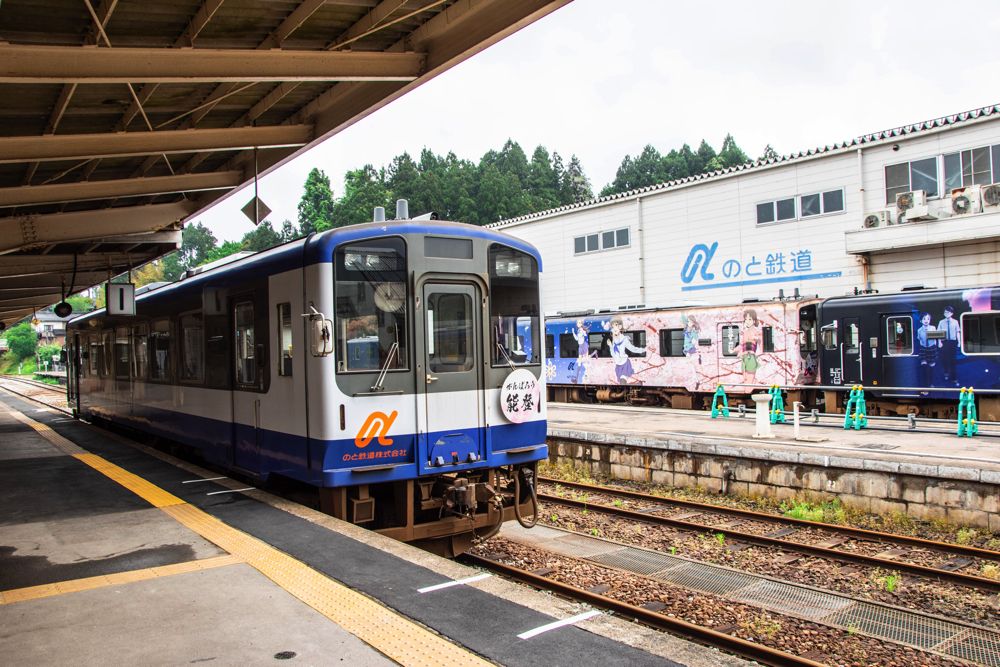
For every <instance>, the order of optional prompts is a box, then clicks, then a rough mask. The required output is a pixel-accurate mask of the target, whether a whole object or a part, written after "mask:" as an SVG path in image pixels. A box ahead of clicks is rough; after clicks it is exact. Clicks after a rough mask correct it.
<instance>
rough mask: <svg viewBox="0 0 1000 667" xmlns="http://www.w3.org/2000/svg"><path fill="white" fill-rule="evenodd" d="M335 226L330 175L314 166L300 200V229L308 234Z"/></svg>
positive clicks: (304, 234)
mask: <svg viewBox="0 0 1000 667" xmlns="http://www.w3.org/2000/svg"><path fill="white" fill-rule="evenodd" d="M334 226H335V225H334V223H333V191H332V190H331V189H330V177H329V176H327V175H326V174H325V173H323V171H322V170H321V169H317V168H315V167H313V170H312V171H310V172H309V176H308V177H306V183H305V187H304V191H303V193H302V199H300V200H299V229H300V230H301V231H302V235H303V236H306V235H308V234H310V233H312V232H321V231H323V230H324V229H330V228H331V227H334Z"/></svg>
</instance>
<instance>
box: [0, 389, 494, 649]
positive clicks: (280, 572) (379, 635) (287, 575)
mask: <svg viewBox="0 0 1000 667" xmlns="http://www.w3.org/2000/svg"><path fill="white" fill-rule="evenodd" d="M10 414H11V415H12V416H14V417H15V418H16V419H17V420H19V421H21V422H23V423H25V424H28V425H30V426H31V427H32V428H33V429H35V430H36V431H38V433H39V434H40V435H41V436H42V437H44V438H45V439H46V440H48V441H49V442H51V443H52V444H53V445H55V446H56V447H58V448H59V449H60V450H61V451H63V452H65V453H67V454H69V455H71V456H73V457H74V458H76V459H78V460H79V461H81V462H82V463H85V464H87V465H88V466H90V467H91V468H93V469H94V470H97V471H98V472H100V473H102V474H104V475H106V476H107V477H109V478H110V479H113V480H114V481H115V482H117V483H118V484H120V485H122V486H123V487H125V488H126V489H128V490H129V491H132V492H133V493H135V494H136V495H138V496H139V497H141V498H143V499H144V500H146V501H147V502H149V503H150V504H152V505H153V506H154V507H158V508H160V510H162V511H163V512H165V513H166V514H168V515H170V516H171V517H173V518H174V519H175V520H177V521H178V522H180V523H181V524H182V525H184V526H185V527H187V528H189V529H190V530H192V531H194V532H196V533H198V534H199V535H201V536H202V537H204V538H205V539H206V540H208V541H210V542H213V543H214V544H216V545H217V546H219V547H220V548H222V549H223V550H225V551H227V552H229V554H231V557H236V558H238V559H240V560H242V561H244V562H246V563H247V564H249V565H250V566H252V567H253V568H254V569H256V570H258V571H259V572H260V573H261V574H263V575H264V576H266V577H267V578H269V579H271V580H272V581H274V582H275V583H276V584H278V585H279V586H281V587H282V588H283V589H285V590H286V591H288V592H289V593H291V594H292V595H294V596H295V597H297V598H299V599H300V600H302V601H303V602H304V603H306V604H307V605H309V606H310V607H312V608H313V609H315V610H316V611H318V612H319V613H321V614H323V615H324V616H326V617H327V618H329V619H330V620H331V621H333V622H334V623H336V624H338V625H340V626H341V627H342V628H344V629H345V630H347V631H348V632H350V633H351V634H353V635H355V636H356V637H358V638H359V639H361V640H362V641H364V642H366V643H368V644H369V645H371V646H372V647H374V648H376V649H378V650H379V651H381V652H382V653H383V654H385V655H386V656H388V657H389V658H391V659H393V660H395V661H396V662H398V663H400V664H401V665H414V666H419V667H422V666H424V665H447V666H448V667H452V666H458V665H490V664H492V663H490V662H488V661H486V660H484V659H482V658H480V657H479V656H477V655H475V654H474V653H470V652H469V651H468V650H467V649H465V648H463V647H461V646H458V645H456V644H453V643H452V642H450V641H449V640H448V639H446V638H444V637H442V636H441V635H438V634H435V633H434V632H432V631H431V630H428V629H427V628H425V627H423V626H421V625H418V624H417V623H415V622H413V621H411V620H409V619H407V618H404V617H403V616H400V615H399V614H397V613H396V612H394V611H392V610H391V609H388V608H387V607H385V606H383V605H382V604H380V603H378V602H376V601H375V600H372V599H371V598H368V597H366V596H365V595H362V594H361V593H359V592H357V591H355V590H352V589H350V588H348V587H347V586H344V585H343V584H340V583H338V582H336V581H334V580H332V579H330V578H329V577H327V576H326V575H324V574H322V573H320V572H317V571H316V570H314V569H312V568H311V567H309V566H308V565H306V564H305V563H302V562H301V561H299V560H296V559H295V558H292V557H291V556H289V555H288V554H286V553H283V552H281V551H279V550H278V549H275V548H274V547H272V546H271V545H269V544H267V543H266V542H264V541H263V540H259V539H257V538H256V537H253V536H252V535H248V534H247V533H244V532H242V531H240V530H237V529H235V528H233V527H232V526H229V525H227V524H225V523H223V522H222V521H219V520H218V519H216V518H215V517H213V516H212V515H210V514H208V513H207V512H204V511H202V510H200V509H198V508H197V507H194V506H193V505H189V504H188V503H186V502H184V501H183V500H181V499H180V498H178V497H177V496H174V495H173V494H170V493H168V492H166V491H164V490H163V489H161V488H159V487H157V486H156V485H155V484H151V483H150V482H148V481H146V480H145V479H142V478H141V477H138V476H137V475H133V474H132V473H130V472H128V471H127V470H124V469H122V468H120V467H118V466H116V465H115V464H113V463H111V462H110V461H107V460H106V459H104V458H102V457H100V456H97V455H96V454H89V453H86V451H85V450H83V449H81V448H80V447H78V446H77V445H76V444H74V443H73V442H71V441H69V440H67V439H66V438H64V437H62V436H61V435H59V434H58V433H55V432H54V431H53V430H52V429H50V428H49V427H48V426H46V425H45V424H40V423H39V422H36V421H35V420H33V419H31V418H30V417H28V416H26V415H24V414H22V413H20V412H17V411H16V410H13V409H11V410H10ZM194 562H200V561H194ZM184 565H187V564H186V563H185V564H184ZM167 567H172V566H167ZM153 569H158V568H153ZM126 574H128V573H126ZM110 576H118V575H106V576H105V577H103V578H107V577H110ZM92 579H102V577H93V578H92ZM88 581H89V580H88V579H79V580H76V581H75V582H72V581H70V582H61V583H59V584H50V585H49V586H52V587H55V589H54V590H53V591H51V592H46V593H45V594H42V591H37V592H36V594H35V597H46V596H48V595H59V594H61V593H65V592H71V591H73V590H85V589H86V588H96V587H98V586H101V585H108V584H96V585H93V586H90V585H83V587H80V586H81V584H80V582H88ZM118 583H125V582H124V581H122V582H118ZM60 586H63V587H64V589H63V590H60V589H59V587H60ZM74 586H76V588H74ZM32 588H38V589H41V588H48V587H46V586H37V587H32ZM25 590H29V589H18V591H25ZM18 591H7V592H5V593H4V594H3V596H4V597H3V599H4V601H8V602H9V601H11V600H9V599H8V595H10V594H17V593H18ZM20 594H21V595H23V594H24V593H20Z"/></svg>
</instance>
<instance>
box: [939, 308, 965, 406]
mask: <svg viewBox="0 0 1000 667" xmlns="http://www.w3.org/2000/svg"><path fill="white" fill-rule="evenodd" d="M937 328H938V329H939V330H940V331H943V332H944V338H943V339H942V340H941V341H940V343H941V350H940V355H941V372H942V373H943V374H944V381H945V382H946V383H948V384H954V385H955V386H956V387H957V386H958V380H956V379H955V362H956V361H957V360H958V341H959V340H960V338H961V336H962V325H961V324H959V322H958V320H956V319H955V309H954V308H952V307H951V306H945V307H944V319H942V320H941V321H940V322H938V325H937Z"/></svg>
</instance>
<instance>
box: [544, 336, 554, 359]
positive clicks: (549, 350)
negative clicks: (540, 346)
mask: <svg viewBox="0 0 1000 667" xmlns="http://www.w3.org/2000/svg"><path fill="white" fill-rule="evenodd" d="M555 356H556V337H555V336H553V335H552V334H545V358H546V359H552V358H553V357H555Z"/></svg>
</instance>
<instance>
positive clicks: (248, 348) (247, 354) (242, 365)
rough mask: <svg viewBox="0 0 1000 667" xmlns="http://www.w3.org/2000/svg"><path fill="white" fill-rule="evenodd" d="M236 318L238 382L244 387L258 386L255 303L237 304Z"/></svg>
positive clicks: (244, 302) (243, 302)
mask: <svg viewBox="0 0 1000 667" xmlns="http://www.w3.org/2000/svg"><path fill="white" fill-rule="evenodd" d="M234 315H235V317H234V319H235V324H236V331H235V342H236V384H238V385H242V386H244V387H255V386H257V356H256V352H257V345H256V339H255V337H254V326H253V324H254V323H253V303H251V302H249V301H242V302H240V303H237V304H236V308H235V312H234Z"/></svg>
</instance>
